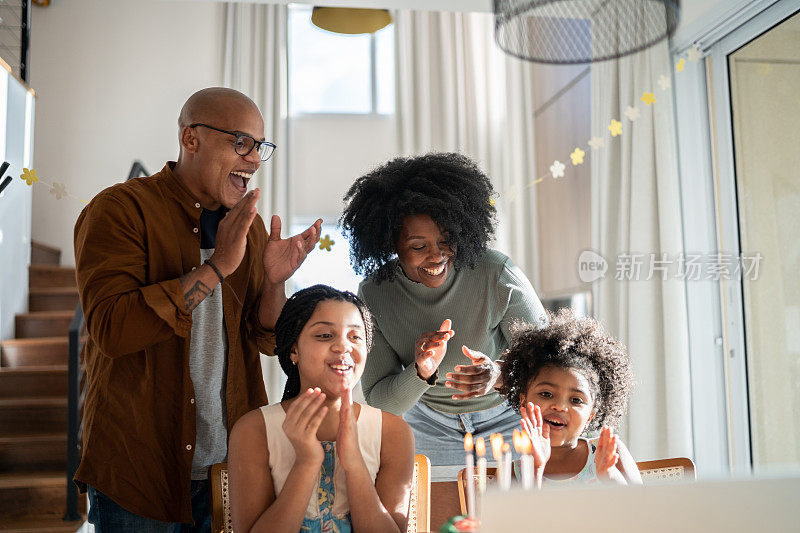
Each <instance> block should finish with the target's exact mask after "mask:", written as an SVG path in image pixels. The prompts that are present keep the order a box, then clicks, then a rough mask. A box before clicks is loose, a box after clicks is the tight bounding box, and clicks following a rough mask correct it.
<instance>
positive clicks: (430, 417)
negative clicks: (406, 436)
mask: <svg viewBox="0 0 800 533" xmlns="http://www.w3.org/2000/svg"><path fill="white" fill-rule="evenodd" d="M403 419H404V420H405V421H406V422H408V425H409V426H411V429H412V431H413V432H414V442H415V445H416V453H421V454H424V455H426V456H427V457H428V459H430V461H431V481H455V479H456V478H457V476H458V471H459V470H461V469H462V468H464V435H466V434H467V433H472V436H473V437H474V438H478V437H483V438H484V439H485V440H486V447H487V451H486V455H487V457H486V459H487V460H488V463H489V466H496V464H495V462H494V460H493V458H492V457H491V451H490V449H489V435H491V434H492V433H500V434H502V435H503V439H504V440H505V442H507V443H509V444H512V440H511V436H512V431H513V430H514V428H518V427H520V425H519V423H520V416H519V413H516V412H514V410H513V409H512V408H511V406H509V405H508V403H506V402H503V403H502V404H500V405H498V406H497V407H492V408H491V409H485V410H483V411H474V412H471V413H461V414H457V415H453V414H450V413H443V412H441V411H437V410H436V409H433V408H432V407H429V406H428V405H426V404H425V403H423V402H421V401H419V402H417V403H416V404H415V405H414V406H413V407H412V408H411V409H409V410H408V411H406V412H405V413H403ZM512 453H515V452H514V451H513V446H512ZM515 458H516V455H515Z"/></svg>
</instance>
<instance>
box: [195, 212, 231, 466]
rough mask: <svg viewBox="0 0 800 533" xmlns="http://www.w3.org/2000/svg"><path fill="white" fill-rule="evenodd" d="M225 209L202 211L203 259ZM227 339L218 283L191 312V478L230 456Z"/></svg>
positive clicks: (208, 254)
mask: <svg viewBox="0 0 800 533" xmlns="http://www.w3.org/2000/svg"><path fill="white" fill-rule="evenodd" d="M224 213H225V210H224V209H220V210H218V211H207V210H203V214H202V215H201V217H200V224H201V229H202V230H203V233H202V234H201V244H200V246H201V249H200V260H201V261H205V260H206V259H209V258H210V257H211V255H212V254H213V253H214V241H215V238H216V233H217V226H218V225H219V221H220V220H221V219H222V217H223V216H224ZM227 359H228V339H227V334H226V333H225V317H224V316H223V311H222V285H220V284H217V285H216V286H215V287H214V288H213V291H212V292H211V294H209V295H208V296H206V297H205V299H204V300H203V301H202V302H200V304H199V305H198V306H197V307H195V308H194V310H193V311H192V332H191V339H190V342H189V374H190V375H191V378H192V383H193V384H194V399H195V410H196V421H197V438H196V440H195V445H194V457H193V459H192V479H193V480H198V479H208V475H209V470H210V467H211V465H213V464H214V463H221V462H224V461H225V459H226V457H227V455H228V431H227V417H226V411H225V407H226V406H225V377H226V376H225V370H226V368H227Z"/></svg>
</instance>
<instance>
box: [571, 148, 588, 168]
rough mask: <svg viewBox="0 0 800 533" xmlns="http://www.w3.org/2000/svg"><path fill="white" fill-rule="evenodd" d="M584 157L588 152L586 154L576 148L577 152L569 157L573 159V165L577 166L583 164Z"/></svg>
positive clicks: (574, 151)
mask: <svg viewBox="0 0 800 533" xmlns="http://www.w3.org/2000/svg"><path fill="white" fill-rule="evenodd" d="M584 155H586V152H584V151H583V150H581V149H580V148H575V150H573V152H572V153H571V154H569V157H570V158H571V159H572V164H573V165H575V166H577V165H582V164H583V156H584Z"/></svg>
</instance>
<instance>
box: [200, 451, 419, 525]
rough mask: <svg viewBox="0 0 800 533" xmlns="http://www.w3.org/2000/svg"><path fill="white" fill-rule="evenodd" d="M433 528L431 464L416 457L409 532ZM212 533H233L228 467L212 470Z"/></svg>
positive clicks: (214, 467) (225, 464) (212, 468)
mask: <svg viewBox="0 0 800 533" xmlns="http://www.w3.org/2000/svg"><path fill="white" fill-rule="evenodd" d="M430 526H431V463H430V461H429V460H428V458H427V457H426V456H424V455H415V456H414V478H413V480H412V483H411V501H410V505H409V510H408V528H407V529H406V532H407V533H417V532H423V531H429V530H430ZM211 530H212V531H213V533H233V521H232V520H231V499H230V492H229V491H228V463H217V464H215V465H213V466H212V467H211Z"/></svg>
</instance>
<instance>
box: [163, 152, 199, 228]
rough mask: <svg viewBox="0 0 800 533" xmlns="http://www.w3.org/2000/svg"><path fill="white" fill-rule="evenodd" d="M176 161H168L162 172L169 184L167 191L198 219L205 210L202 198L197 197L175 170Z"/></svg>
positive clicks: (166, 182)
mask: <svg viewBox="0 0 800 533" xmlns="http://www.w3.org/2000/svg"><path fill="white" fill-rule="evenodd" d="M175 165H176V163H175V161H168V162H167V164H166V165H164V168H163V169H162V170H161V174H162V175H163V176H164V183H165V185H166V186H167V187H166V188H167V193H168V194H169V195H170V196H172V197H173V198H174V199H175V200H176V201H177V202H178V203H179V204H181V206H182V207H183V209H184V210H185V211H186V213H187V214H188V215H189V216H190V217H192V218H194V219H197V220H200V214H201V213H202V212H203V206H202V205H200V200H199V199H198V198H197V197H195V196H194V195H193V194H192V192H191V191H190V190H189V188H188V187H187V186H186V184H185V183H184V182H183V180H182V179H181V178H179V177H178V175H177V174H175V172H174V170H173V169H174V168H175Z"/></svg>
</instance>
